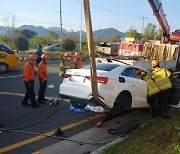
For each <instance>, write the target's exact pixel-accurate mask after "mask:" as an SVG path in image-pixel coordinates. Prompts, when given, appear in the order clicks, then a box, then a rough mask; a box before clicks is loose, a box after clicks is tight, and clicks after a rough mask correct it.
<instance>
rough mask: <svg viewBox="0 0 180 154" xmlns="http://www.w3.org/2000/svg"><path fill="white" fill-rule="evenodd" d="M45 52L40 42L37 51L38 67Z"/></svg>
mask: <svg viewBox="0 0 180 154" xmlns="http://www.w3.org/2000/svg"><path fill="white" fill-rule="evenodd" d="M42 54H43V52H42V46H41V45H40V44H39V45H38V46H37V51H36V65H37V67H38V64H39V63H40V62H41V60H42V59H41V56H42Z"/></svg>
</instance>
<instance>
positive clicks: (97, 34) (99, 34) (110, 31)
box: [0, 25, 125, 40]
mask: <svg viewBox="0 0 180 154" xmlns="http://www.w3.org/2000/svg"><path fill="white" fill-rule="evenodd" d="M23 29H28V30H31V31H34V32H36V33H37V34H38V36H43V35H48V31H54V32H58V33H59V31H60V28H59V27H48V28H45V27H43V26H34V25H22V26H20V27H18V28H16V30H23ZM62 30H63V33H64V34H65V35H66V36H67V35H70V34H72V33H71V32H69V31H67V30H66V29H62ZM74 33H75V35H76V36H77V38H79V37H80V31H77V32H74ZM1 34H7V32H6V27H4V26H0V35H1ZM114 34H119V35H120V36H121V37H125V33H123V32H120V31H118V30H117V29H114V28H106V29H99V30H96V31H94V32H93V36H94V39H98V40H99V39H103V38H106V37H111V36H112V35H114ZM81 37H82V39H84V38H86V32H85V31H81Z"/></svg>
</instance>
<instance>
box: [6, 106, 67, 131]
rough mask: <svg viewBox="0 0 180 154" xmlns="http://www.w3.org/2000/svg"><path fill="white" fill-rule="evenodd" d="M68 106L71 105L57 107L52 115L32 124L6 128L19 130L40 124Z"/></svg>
mask: <svg viewBox="0 0 180 154" xmlns="http://www.w3.org/2000/svg"><path fill="white" fill-rule="evenodd" d="M67 106H69V105H65V106H62V107H60V108H59V109H56V110H55V111H54V112H53V113H51V114H50V115H48V116H47V117H46V118H44V119H43V120H41V121H38V122H35V123H34V124H30V125H27V126H22V127H17V128H7V129H6V130H18V129H23V128H28V127H32V126H35V125H38V124H40V123H42V122H44V121H45V120H47V119H49V118H50V117H51V116H53V115H54V114H55V113H56V112H57V111H59V110H60V109H63V108H65V107H67Z"/></svg>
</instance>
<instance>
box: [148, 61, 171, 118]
mask: <svg viewBox="0 0 180 154" xmlns="http://www.w3.org/2000/svg"><path fill="white" fill-rule="evenodd" d="M151 66H152V68H153V75H154V81H155V83H156V84H157V85H158V87H159V89H160V95H159V101H158V102H159V106H160V115H161V116H162V117H163V118H170V115H169V113H168V101H169V98H170V94H171V88H172V84H171V81H170V79H169V77H170V75H171V72H169V71H168V70H166V69H165V68H160V66H159V61H158V60H153V61H152V62H151Z"/></svg>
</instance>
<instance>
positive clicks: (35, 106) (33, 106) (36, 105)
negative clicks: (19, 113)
mask: <svg viewBox="0 0 180 154" xmlns="http://www.w3.org/2000/svg"><path fill="white" fill-rule="evenodd" d="M37 107H40V105H39V104H33V105H32V108H37Z"/></svg>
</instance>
